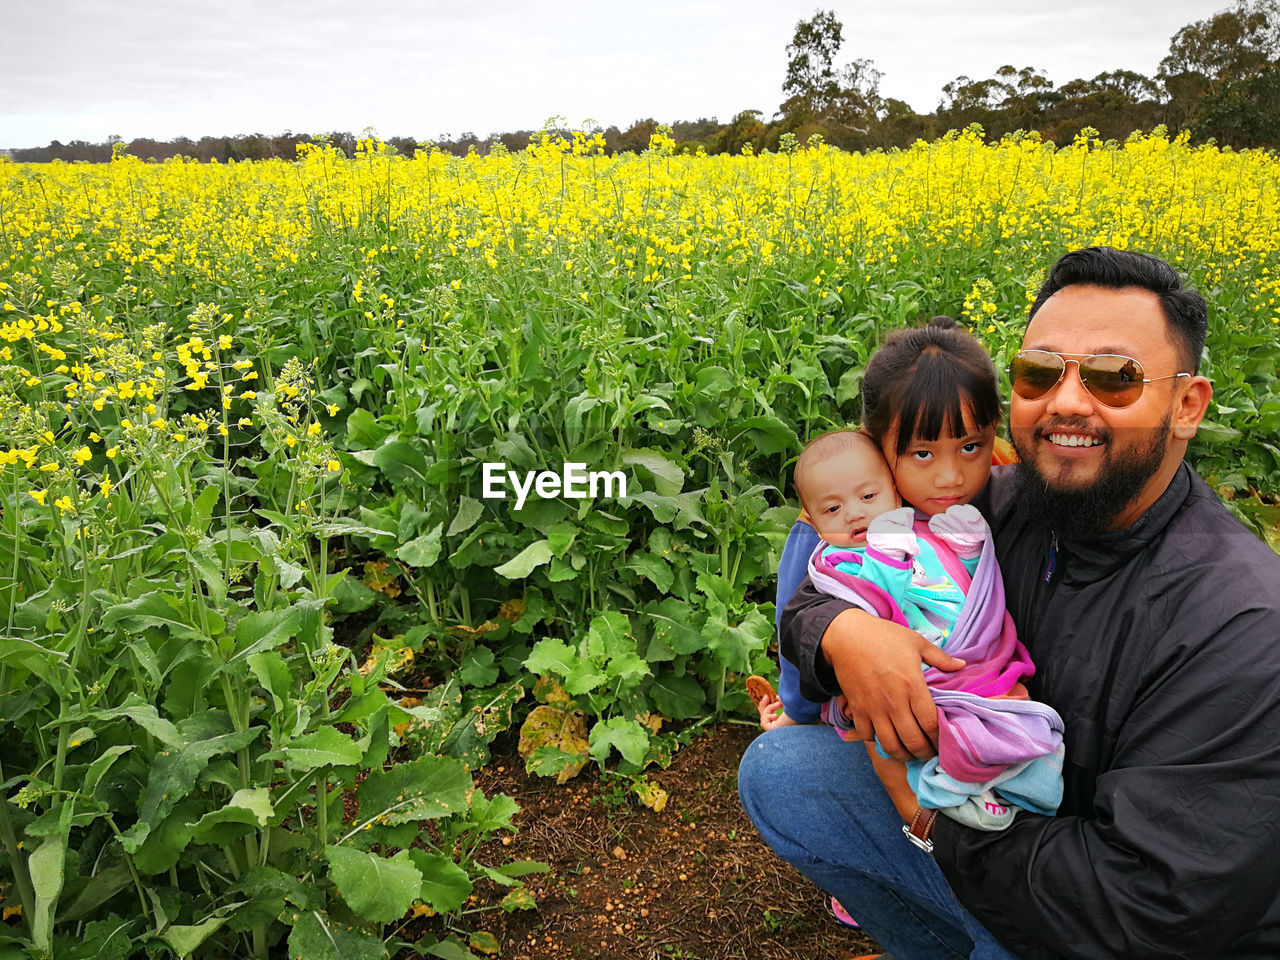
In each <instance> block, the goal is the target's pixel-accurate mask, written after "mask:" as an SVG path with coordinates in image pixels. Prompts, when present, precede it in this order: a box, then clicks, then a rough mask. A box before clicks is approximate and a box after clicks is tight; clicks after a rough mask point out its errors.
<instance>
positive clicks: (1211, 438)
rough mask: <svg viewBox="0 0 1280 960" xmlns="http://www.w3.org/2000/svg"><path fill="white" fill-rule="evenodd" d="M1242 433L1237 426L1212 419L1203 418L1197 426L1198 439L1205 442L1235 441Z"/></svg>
mask: <svg viewBox="0 0 1280 960" xmlns="http://www.w3.org/2000/svg"><path fill="white" fill-rule="evenodd" d="M1241 436H1242V434H1241V433H1240V431H1239V430H1237V429H1236V428H1235V427H1228V426H1225V425H1224V424H1221V423H1214V422H1213V421H1211V420H1201V421H1200V425H1199V426H1198V427H1196V439H1197V440H1202V441H1204V442H1205V443H1214V444H1217V443H1234V442H1235V441H1237V440H1239V439H1240V437H1241Z"/></svg>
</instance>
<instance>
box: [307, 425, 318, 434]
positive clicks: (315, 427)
mask: <svg viewBox="0 0 1280 960" xmlns="http://www.w3.org/2000/svg"><path fill="white" fill-rule="evenodd" d="M307 436H308V437H318V436H320V424H318V423H313V424H311V426H309V427H307Z"/></svg>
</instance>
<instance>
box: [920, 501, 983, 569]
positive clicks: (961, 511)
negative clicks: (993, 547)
mask: <svg viewBox="0 0 1280 960" xmlns="http://www.w3.org/2000/svg"><path fill="white" fill-rule="evenodd" d="M929 530H930V531H932V533H933V535H934V536H936V537H937V538H938V539H939V540H941V541H942V542H943V543H945V544H946V545H947V546H948V547H950V548H951V549H952V550H954V551H955V553H956V556H957V557H960V558H962V559H964V560H969V559H972V558H973V557H976V556H978V555H979V554H981V553H982V545H983V544H984V543H986V541H987V537H989V536H990V535H991V528H990V527H988V526H987V521H985V520H983V519H982V513H981V512H980V511H979V510H978V508H977V507H975V506H974V505H973V504H971V503H957V504H956V505H955V506H954V507H948V508H947V509H946V510H945V511H943V512H942V513H939V514H935V515H934V516H932V517H930V518H929Z"/></svg>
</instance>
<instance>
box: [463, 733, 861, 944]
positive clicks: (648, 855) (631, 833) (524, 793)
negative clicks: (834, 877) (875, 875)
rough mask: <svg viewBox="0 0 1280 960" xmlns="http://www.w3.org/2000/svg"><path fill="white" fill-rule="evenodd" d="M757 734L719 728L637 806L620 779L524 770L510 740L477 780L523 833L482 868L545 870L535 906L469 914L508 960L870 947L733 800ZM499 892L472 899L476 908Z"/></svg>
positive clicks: (683, 754)
mask: <svg viewBox="0 0 1280 960" xmlns="http://www.w3.org/2000/svg"><path fill="white" fill-rule="evenodd" d="M756 733H757V731H756V730H755V728H754V727H748V726H743V725H725V726H722V727H719V728H716V729H714V730H712V731H711V732H710V733H709V734H707V735H704V736H702V737H700V738H698V739H696V740H694V741H693V743H692V744H690V745H689V746H687V747H684V748H682V749H681V750H680V751H678V752H677V754H676V757H675V760H674V761H673V763H672V764H671V766H670V767H669V768H668V769H666V770H658V771H651V772H650V773H649V778H650V779H651V780H652V781H654V782H656V783H658V784H659V785H661V787H662V788H663V789H664V790H666V791H667V793H668V794H669V800H668V803H667V805H666V807H665V809H663V810H662V811H661V812H655V811H654V810H651V809H649V808H647V807H644V806H641V805H640V804H639V802H638V801H637V800H636V798H635V797H634V796H632V795H630V794H629V793H628V792H627V791H626V789H625V783H624V782H623V781H621V780H619V779H618V778H610V777H607V776H606V777H605V778H604V779H601V777H600V776H599V775H598V774H595V773H591V772H586V773H583V774H581V775H579V776H578V777H577V778H575V779H573V780H570V781H569V782H568V783H565V784H564V785H557V784H556V782H555V780H554V779H550V778H540V777H536V776H533V775H530V774H526V773H525V772H524V763H523V762H522V761H521V760H520V758H519V756H518V755H517V753H516V749H515V741H514V738H513V737H512V736H510V735H508V736H506V737H504V738H503V739H500V740H499V741H498V742H497V743H496V744H495V749H494V751H493V759H492V761H491V762H490V763H489V764H488V765H487V766H486V767H485V768H484V769H483V770H481V771H479V773H478V774H477V775H476V782H477V785H478V786H480V787H481V788H482V789H483V790H484V792H485V793H486V795H490V796H491V795H493V794H495V793H506V794H508V795H510V796H511V797H513V798H514V799H515V800H516V801H517V802H518V803H519V804H520V806H521V808H522V809H521V812H520V814H519V815H518V817H517V820H516V823H517V824H518V826H519V828H520V831H519V833H518V834H516V835H515V836H508V837H507V838H506V840H505V843H504V842H501V841H494V844H493V849H492V850H489V851H484V852H482V854H481V855H480V857H479V859H480V860H481V861H482V862H488V863H504V862H507V861H509V860H514V859H525V858H527V859H531V860H540V861H542V862H544V863H547V864H549V865H550V867H551V871H550V872H549V873H547V874H542V875H534V876H530V877H528V878H526V883H527V885H528V887H529V890H530V892H531V893H532V894H533V895H534V897H535V899H536V900H537V909H535V910H523V911H516V912H514V913H510V914H507V913H503V912H502V911H500V910H493V911H491V912H482V913H477V914H472V915H471V916H470V917H468V919H469V920H471V921H472V923H473V926H472V929H482V930H487V931H488V932H490V933H492V934H493V935H494V937H495V938H496V939H497V941H498V944H499V945H500V948H501V952H500V957H501V958H502V960H552V958H555V960H564V958H573V957H581V958H596V957H601V958H610V960H614V958H616V960H668V958H672V960H674V958H685V960H793V958H794V960H800V958H804V960H828V958H830V960H849V958H851V957H857V956H860V955H862V954H867V953H873V952H875V951H876V949H877V947H876V944H875V943H874V941H872V940H870V939H869V938H868V937H866V936H865V935H863V934H861V933H859V932H858V931H855V930H850V929H848V928H845V927H843V926H841V925H840V924H839V923H837V922H836V921H835V919H834V918H833V917H832V916H831V914H830V913H829V912H828V908H827V898H826V897H825V896H823V894H822V893H821V892H820V891H819V890H818V889H817V888H816V887H814V886H812V885H811V884H810V883H809V882H808V881H807V880H805V879H804V878H803V877H802V876H800V874H799V873H797V872H796V871H795V870H794V869H792V868H791V867H790V866H788V865H787V864H785V863H783V862H782V861H781V860H779V859H778V858H777V857H775V856H774V854H773V853H772V851H770V850H769V848H768V847H767V846H765V844H764V842H763V841H761V839H760V837H759V836H758V835H757V833H756V831H755V828H754V827H753V826H752V825H751V821H750V820H748V819H747V816H746V814H745V813H743V811H742V807H741V805H740V804H739V802H738V793H737V770H738V760H739V758H740V757H741V756H742V753H743V751H744V750H745V749H746V747H747V744H749V743H750V742H751V740H752V739H753V738H754V737H755V735H756ZM506 892H507V891H505V890H504V889H502V888H498V887H496V886H495V887H494V888H493V889H484V888H477V891H476V900H477V902H476V903H475V904H473V906H481V907H482V906H485V905H491V904H496V903H497V902H498V901H499V900H500V899H501V898H502V897H503V896H504V894H505V893H506Z"/></svg>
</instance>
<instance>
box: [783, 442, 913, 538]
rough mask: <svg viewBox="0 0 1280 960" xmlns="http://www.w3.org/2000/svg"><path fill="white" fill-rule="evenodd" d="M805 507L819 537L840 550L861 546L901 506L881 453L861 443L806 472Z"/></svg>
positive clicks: (808, 468) (891, 476) (807, 469)
mask: <svg viewBox="0 0 1280 960" xmlns="http://www.w3.org/2000/svg"><path fill="white" fill-rule="evenodd" d="M804 486H805V490H804V498H803V499H804V508H805V510H807V511H808V513H809V519H810V520H811V521H812V522H813V526H814V529H815V530H817V531H818V535H819V536H820V537H822V539H823V540H825V541H827V543H829V544H831V545H833V546H837V547H861V546H864V545H865V544H866V542H867V527H868V526H869V525H870V524H871V521H872V520H874V519H875V518H876V517H878V516H880V514H882V513H886V512H888V511H889V510H896V509H897V508H898V507H899V506H901V504H900V502H899V500H898V491H897V490H896V489H895V488H894V486H893V475H892V474H890V473H889V466H888V464H886V463H885V462H884V457H882V456H881V455H880V454H879V452H877V451H876V450H875V449H874V448H873V447H871V445H870V444H859V445H858V446H856V447H854V448H853V449H851V450H844V451H842V452H840V453H838V454H836V455H835V456H833V457H830V458H828V459H826V460H823V461H822V462H821V463H817V464H814V465H813V466H811V467H807V468H806V469H805V482H804Z"/></svg>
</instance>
